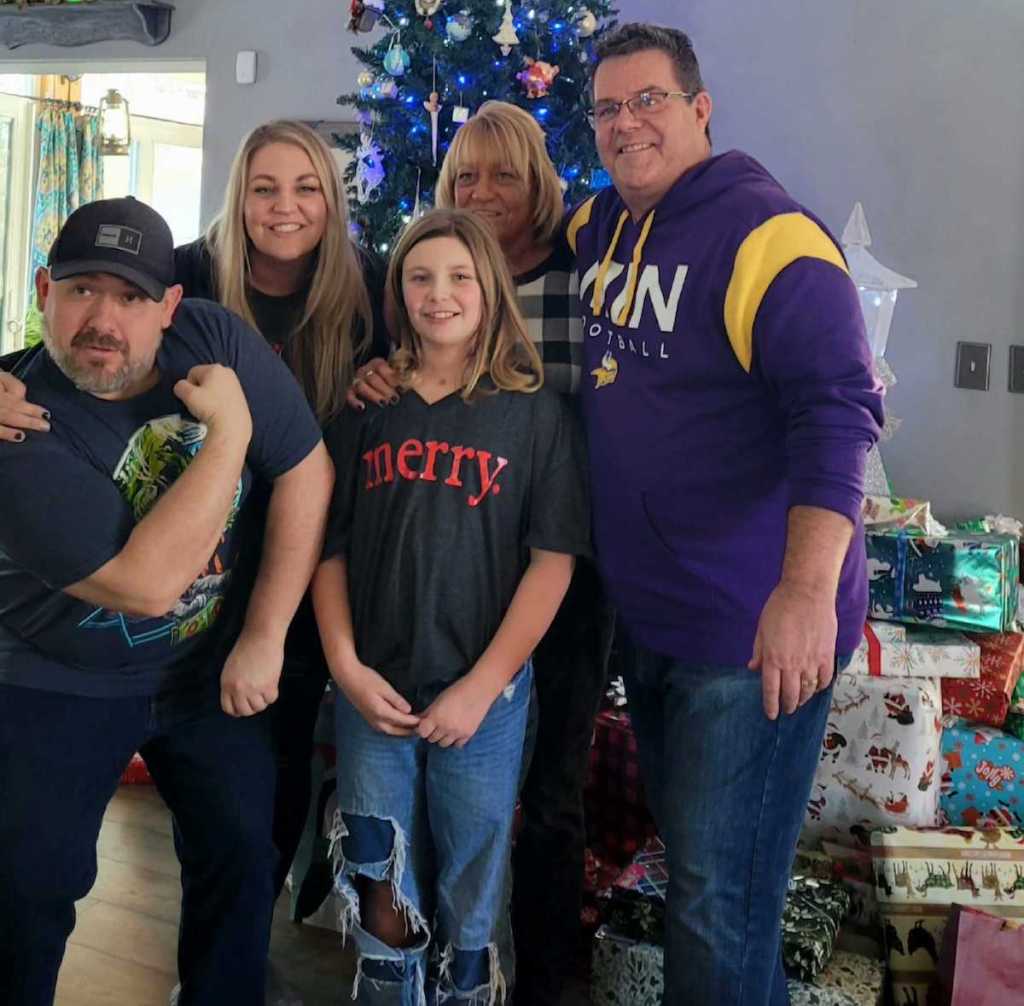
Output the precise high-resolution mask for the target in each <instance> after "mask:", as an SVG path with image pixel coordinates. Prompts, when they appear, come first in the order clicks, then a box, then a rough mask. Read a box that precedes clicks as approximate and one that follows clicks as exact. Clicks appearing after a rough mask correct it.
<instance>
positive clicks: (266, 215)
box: [175, 120, 388, 1003]
mask: <svg viewBox="0 0 1024 1006" xmlns="http://www.w3.org/2000/svg"><path fill="white" fill-rule="evenodd" d="M175 266H176V271H177V280H178V282H179V283H181V284H182V285H183V287H184V289H185V296H186V297H204V298H207V299H210V300H216V301H218V302H219V303H221V304H223V305H224V306H225V307H228V308H230V309H231V310H232V311H234V312H235V313H236V314H238V315H241V317H242V318H244V319H245V320H246V321H247V322H249V324H250V325H252V326H253V328H254V329H255V330H256V331H257V332H259V333H260V335H262V336H263V337H264V338H265V339H266V340H267V341H268V342H269V343H270V344H271V346H272V347H273V348H274V349H275V350H276V351H278V352H279V353H280V354H281V357H282V359H283V360H284V361H285V363H287V364H288V366H289V367H290V368H291V370H292V372H293V373H294V374H295V377H296V379H297V380H298V381H299V383H300V384H301V386H302V388H303V390H304V391H305V393H306V397H307V399H308V400H309V403H310V405H311V407H312V408H313V411H314V412H315V413H316V415H317V417H318V418H319V420H320V422H321V424H322V425H327V424H328V423H329V422H330V421H331V420H332V419H333V418H334V417H336V416H337V414H338V412H339V411H340V410H341V409H342V407H343V405H344V398H345V391H346V389H347V388H348V386H349V385H350V383H351V381H352V378H353V376H354V373H355V367H356V365H357V364H359V363H360V362H363V361H365V360H366V358H367V357H368V356H370V355H373V354H377V355H380V354H386V353H387V351H388V342H387V337H386V333H385V331H384V324H383V319H382V316H381V315H380V314H379V306H380V304H381V302H382V300H383V297H382V286H383V269H382V268H381V267H380V264H379V263H377V262H375V261H374V260H373V259H372V258H371V257H370V256H369V255H368V254H367V253H366V252H364V251H363V250H362V249H360V248H357V246H356V245H355V244H354V243H353V241H352V240H351V238H350V236H349V216H348V205H347V202H346V198H345V189H344V185H343V182H342V179H341V174H340V171H339V170H338V166H337V164H336V162H335V160H334V157H333V155H332V154H331V151H330V148H329V147H328V146H327V144H326V143H325V142H324V141H323V140H322V139H321V138H320V136H319V135H317V133H316V132H314V130H312V129H311V128H310V127H309V126H307V125H305V124H304V123H301V122H295V121H290V120H278V121H275V122H268V123H266V124H265V125H262V126H258V127H256V128H255V129H254V130H252V132H250V133H249V134H248V135H247V136H246V137H245V138H244V139H243V140H242V143H241V145H240V146H239V149H238V152H237V154H236V155H235V158H234V161H233V163H232V165H231V172H230V175H229V179H228V185H227V190H226V192H225V196H224V204H223V206H222V208H221V210H220V212H219V213H218V215H217V217H216V218H215V219H214V221H213V223H212V224H211V225H210V227H209V228H208V230H207V232H206V234H205V236H203V237H201V238H200V239H199V240H198V241H195V242H193V243H192V244H189V245H184V246H182V247H179V248H178V249H177V250H176V252H175ZM368 288H369V289H368ZM258 559H259V557H258V556H253V557H251V560H252V561H251V569H250V570H248V571H247V574H248V575H247V579H248V580H249V582H250V583H251V579H252V578H253V577H255V575H256V572H257V564H258ZM239 572H240V575H239V576H238V579H239V580H241V581H242V582H241V583H240V584H239V587H240V590H239V594H245V593H247V588H248V586H249V584H248V583H246V582H245V580H243V579H242V577H243V575H244V574H241V571H239ZM327 678H328V674H327V668H326V665H325V663H324V657H323V651H322V649H321V646H320V639H319V635H318V633H317V629H316V622H315V619H314V617H313V611H312V605H311V603H310V602H309V599H308V597H307V598H306V599H305V600H304V601H303V602H302V605H301V606H300V607H299V610H298V612H296V615H295V618H294V619H293V621H292V625H291V629H290V630H289V633H288V638H287V642H286V644H285V660H284V670H283V672H282V675H281V681H280V687H279V696H278V699H277V702H276V703H274V705H273V706H271V710H270V712H271V717H272V724H273V729H274V735H275V743H276V748H277V759H278V778H277V796H276V800H275V807H274V841H275V844H276V846H277V849H278V853H279V854H280V861H279V864H278V869H277V873H276V875H275V878H274V879H275V885H276V886H275V890H276V892H277V893H280V891H281V889H282V887H283V885H284V880H285V877H286V876H287V874H288V870H289V868H290V866H291V862H292V859H293V857H294V855H295V851H296V848H297V847H298V843H299V839H300V837H301V835H302V829H303V825H304V823H305V820H306V816H307V810H308V806H309V800H310V761H311V758H312V753H313V728H314V726H315V724H316V717H317V713H318V710H319V708H320V703H321V700H322V698H323V695H324V689H325V686H326V683H327ZM319 893H320V894H326V892H325V891H324V892H319ZM269 973H270V975H271V980H272V981H278V979H277V978H276V973H275V971H274V969H273V968H271V971H270V972H269ZM285 1001H289V1000H288V998H287V997H286V996H283V995H282V994H281V991H280V990H278V989H271V990H268V1002H275V1003H276V1002H285Z"/></svg>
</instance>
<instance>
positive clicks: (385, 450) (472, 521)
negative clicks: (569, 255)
mask: <svg viewBox="0 0 1024 1006" xmlns="http://www.w3.org/2000/svg"><path fill="white" fill-rule="evenodd" d="M386 298H387V310H388V312H389V316H390V319H391V320H392V321H393V323H394V324H393V334H394V335H395V337H396V339H397V341H398V346H399V348H398V350H397V351H396V352H395V354H394V355H393V357H392V360H391V366H392V367H393V368H394V370H395V371H396V372H397V373H398V374H399V375H400V379H401V381H402V384H403V386H404V387H405V389H406V392H405V394H403V395H402V396H401V398H400V401H399V403H398V404H397V405H396V406H394V407H393V408H389V409H373V410H366V411H364V412H362V413H359V414H355V413H351V412H350V413H346V414H343V415H342V416H341V417H340V418H339V419H338V420H337V421H336V422H335V424H334V425H333V426H332V427H331V429H329V431H328V435H327V439H328V444H329V446H330V448H331V452H332V454H333V456H334V460H335V465H336V468H337V471H338V473H339V481H338V483H337V485H336V489H335V499H334V504H333V511H332V515H331V524H330V529H329V532H328V540H327V544H326V547H325V551H324V555H325V559H324V561H323V563H322V564H321V566H320V569H319V571H318V573H317V575H316V578H315V580H314V586H313V597H314V605H315V608H316V615H317V621H318V624H319V626H320V633H321V637H322V640H323V644H324V651H325V653H326V655H327V660H328V665H329V667H330V671H331V675H332V677H333V678H334V681H335V682H336V684H337V688H338V692H337V698H336V722H337V744H338V804H339V816H338V819H337V821H336V828H335V863H336V866H337V869H338V879H339V887H340V889H341V891H342V893H343V896H344V900H345V904H346V910H345V919H344V921H345V924H346V928H347V930H348V931H349V932H351V933H352V935H353V937H354V939H355V941H356V944H357V947H358V950H359V955H360V956H359V970H358V972H357V979H356V987H355V989H354V992H355V994H356V998H357V1001H359V1000H360V999H362V1000H363V1001H372V1002H374V1003H378V1002H385V1001H386V1002H394V1003H396V1004H397V1003H401V1002H408V1001H416V1002H418V1001H421V1000H420V999H419V998H417V997H418V996H419V995H421V994H423V993H424V992H425V993H426V994H427V1001H428V1002H429V1003H434V1002H435V1000H436V999H437V998H438V997H440V999H441V1001H444V1002H453V1003H462V1002H466V1003H469V1002H472V1003H480V1002H487V1003H494V1002H498V1001H502V1000H503V999H504V994H505V974H506V973H508V971H509V962H507V961H505V960H503V954H502V952H501V951H500V950H499V945H498V939H497V934H498V932H499V930H500V928H501V923H502V917H503V915H504V914H505V913H507V911H508V901H507V893H508V882H507V881H508V869H509V853H510V847H511V835H512V817H513V809H514V806H515V800H516V787H517V783H518V779H519V775H520V767H521V760H522V751H523V739H524V734H525V730H526V721H527V712H528V708H529V703H530V694H531V688H532V673H533V672H532V667H531V664H530V654H531V651H532V650H533V648H534V646H535V645H536V643H537V641H538V640H539V639H540V638H541V637H542V636H543V634H544V632H545V630H546V629H547V627H548V625H549V624H550V622H551V619H552V618H553V617H554V614H555V611H556V610H557V608H558V605H559V603H560V601H561V599H562V597H563V595H564V594H565V590H566V588H567V586H568V584H569V580H570V577H571V575H572V568H573V556H574V555H578V554H585V553H587V552H588V551H589V518H588V513H587V505H586V489H585V484H584V478H583V470H582V464H581V461H580V458H581V454H582V448H581V445H580V443H579V440H578V435H577V431H576V427H575V419H574V417H573V416H572V415H571V413H570V412H569V411H568V410H567V407H566V406H565V405H564V403H563V402H562V401H561V399H560V397H559V396H558V395H557V394H555V393H553V392H549V391H546V390H541V387H540V386H541V383H542V369H541V363H540V360H539V359H538V357H537V353H536V351H535V350H534V348H533V346H532V344H531V343H530V340H529V338H528V337H527V334H526V330H525V326H524V323H523V320H522V317H521V315H520V313H519V310H518V308H517V306H516V298H515V290H514V287H513V285H512V282H511V279H510V277H509V273H508V270H507V267H506V265H505V262H504V259H503V256H502V254H501V251H500V249H499V247H498V246H497V244H496V242H495V239H494V238H493V236H492V234H491V231H490V230H489V229H488V228H487V226H486V225H485V224H483V223H481V222H479V221H478V220H477V219H476V218H474V217H473V216H472V215H470V214H468V213H465V212H461V211H457V210H435V211H433V212H431V213H429V214H427V215H426V216H425V217H423V218H421V219H420V220H418V221H417V222H416V223H414V224H413V225H412V226H411V227H410V228H409V229H408V230H407V231H406V233H405V234H404V236H403V237H402V239H401V240H400V242H399V244H398V246H397V248H396V250H395V253H394V255H393V257H392V260H391V266H390V269H389V271H388V280H387V287H386ZM367 986H371V987H370V988H369V989H367Z"/></svg>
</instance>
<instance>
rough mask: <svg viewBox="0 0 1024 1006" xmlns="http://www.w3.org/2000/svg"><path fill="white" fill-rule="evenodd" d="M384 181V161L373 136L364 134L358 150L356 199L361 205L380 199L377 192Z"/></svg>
mask: <svg viewBox="0 0 1024 1006" xmlns="http://www.w3.org/2000/svg"><path fill="white" fill-rule="evenodd" d="M383 181H384V159H383V156H382V154H381V150H380V147H378V146H377V144H376V143H374V142H373V136H372V135H371V134H369V133H363V134H362V136H361V137H360V139H359V149H358V150H356V198H357V199H358V200H359V202H361V203H368V202H371V201H372V200H373V199H374V198H377V199H379V198H380V193H379V192H378V191H377V190H378V189H379V188H380V186H381V183H382V182H383Z"/></svg>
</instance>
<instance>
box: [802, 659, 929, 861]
mask: <svg viewBox="0 0 1024 1006" xmlns="http://www.w3.org/2000/svg"><path fill="white" fill-rule="evenodd" d="M940 704H941V698H940V691H939V683H938V681H935V680H932V679H930V678H903V679H900V680H899V681H894V680H893V679H892V678H869V677H861V676H859V675H849V674H845V673H844V674H840V675H839V678H838V679H837V681H836V684H835V687H834V688H833V691H832V708H831V711H830V713H829V718H828V726H827V728H826V731H825V740H824V743H823V744H822V751H821V761H820V763H819V765H818V772H817V775H816V776H815V778H814V786H813V789H812V792H811V799H810V801H809V803H808V806H807V818H806V819H805V822H804V839H805V840H812V841H818V842H820V841H822V840H825V839H827V840H829V841H840V842H844V843H846V844H853V843H854V842H855V841H856V839H857V837H858V836H866V832H867V830H868V829H869V828H871V827H872V826H874V825H880V824H894V823H899V824H904V825H907V826H913V827H928V826H934V825H936V824H937V823H938V813H939V780H938V777H937V773H936V768H937V766H938V763H939V754H940V737H941V734H942V724H941V720H940ZM861 844H863V845H867V844H868V843H867V840H866V837H864V839H863V841H862V842H861Z"/></svg>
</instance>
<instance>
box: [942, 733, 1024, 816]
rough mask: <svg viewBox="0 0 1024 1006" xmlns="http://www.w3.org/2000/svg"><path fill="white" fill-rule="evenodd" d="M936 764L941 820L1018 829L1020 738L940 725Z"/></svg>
mask: <svg viewBox="0 0 1024 1006" xmlns="http://www.w3.org/2000/svg"><path fill="white" fill-rule="evenodd" d="M942 762H943V772H942V780H941V796H940V801H939V805H940V809H941V813H942V820H943V823H944V824H951V825H967V826H968V827H972V828H986V827H1004V828H1019V827H1024V740H1020V739H1019V738H1017V737H1014V736H1013V735H1012V734H1008V733H1004V732H1003V731H1002V730H997V729H995V728H994V727H982V726H975V725H972V724H970V723H963V724H956V725H952V726H946V728H945V730H944V731H943V734H942Z"/></svg>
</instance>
